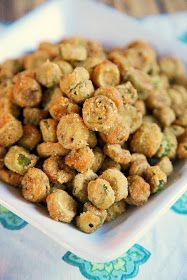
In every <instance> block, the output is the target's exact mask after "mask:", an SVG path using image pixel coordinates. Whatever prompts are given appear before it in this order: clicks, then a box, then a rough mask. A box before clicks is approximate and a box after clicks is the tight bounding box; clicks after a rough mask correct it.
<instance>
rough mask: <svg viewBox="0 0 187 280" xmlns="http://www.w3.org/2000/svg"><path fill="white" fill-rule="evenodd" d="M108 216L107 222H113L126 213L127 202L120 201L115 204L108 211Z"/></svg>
mask: <svg viewBox="0 0 187 280" xmlns="http://www.w3.org/2000/svg"><path fill="white" fill-rule="evenodd" d="M106 211H107V216H106V219H105V222H111V221H113V220H115V219H116V218H117V217H118V216H120V215H121V214H123V213H125V212H126V203H125V200H120V201H117V202H114V204H112V206H110V207H109V208H108V209H107V210H106Z"/></svg>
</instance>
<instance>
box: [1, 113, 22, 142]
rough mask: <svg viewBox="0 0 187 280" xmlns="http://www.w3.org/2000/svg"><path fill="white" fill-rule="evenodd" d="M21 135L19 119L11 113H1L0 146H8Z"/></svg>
mask: <svg viewBox="0 0 187 280" xmlns="http://www.w3.org/2000/svg"><path fill="white" fill-rule="evenodd" d="M22 135H23V128H22V124H21V122H20V121H18V120H17V119H16V118H14V117H13V116H12V115H11V114H8V113H2V114H1V118H0V146H4V147H7V146H10V145H13V144H14V143H15V142H17V141H18V140H19V139H20V138H21V137H22Z"/></svg>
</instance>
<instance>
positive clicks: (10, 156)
mask: <svg viewBox="0 0 187 280" xmlns="http://www.w3.org/2000/svg"><path fill="white" fill-rule="evenodd" d="M37 160H38V157H37V156H36V155H34V154H30V153H29V152H28V151H27V150H26V149H24V148H23V147H19V146H12V147H11V148H10V149H9V150H8V152H7V154H6V156H5V159H4V162H5V165H6V167H7V168H8V169H10V170H11V171H13V172H16V173H18V174H20V175H23V174H25V172H27V170H28V169H29V168H30V167H34V166H35V164H36V162H37Z"/></svg>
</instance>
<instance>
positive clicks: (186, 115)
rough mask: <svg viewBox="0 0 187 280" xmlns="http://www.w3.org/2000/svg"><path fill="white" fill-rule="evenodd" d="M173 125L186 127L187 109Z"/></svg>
mask: <svg viewBox="0 0 187 280" xmlns="http://www.w3.org/2000/svg"><path fill="white" fill-rule="evenodd" d="M175 124H178V125H181V126H184V127H187V109H186V110H185V111H184V112H183V114H182V115H180V116H178V117H177V119H176V120H175Z"/></svg>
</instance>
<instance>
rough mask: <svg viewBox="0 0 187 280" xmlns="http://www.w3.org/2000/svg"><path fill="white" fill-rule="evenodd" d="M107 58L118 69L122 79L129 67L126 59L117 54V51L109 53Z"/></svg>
mask: <svg viewBox="0 0 187 280" xmlns="http://www.w3.org/2000/svg"><path fill="white" fill-rule="evenodd" d="M108 58H109V59H110V60H111V61H112V62H113V63H114V64H116V66H117V67H118V69H119V72H120V75H121V77H124V75H125V74H126V72H127V70H128V68H129V66H130V65H129V63H128V61H127V59H126V58H125V57H124V56H123V54H122V53H120V52H118V51H111V52H110V53H109V54H108Z"/></svg>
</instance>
